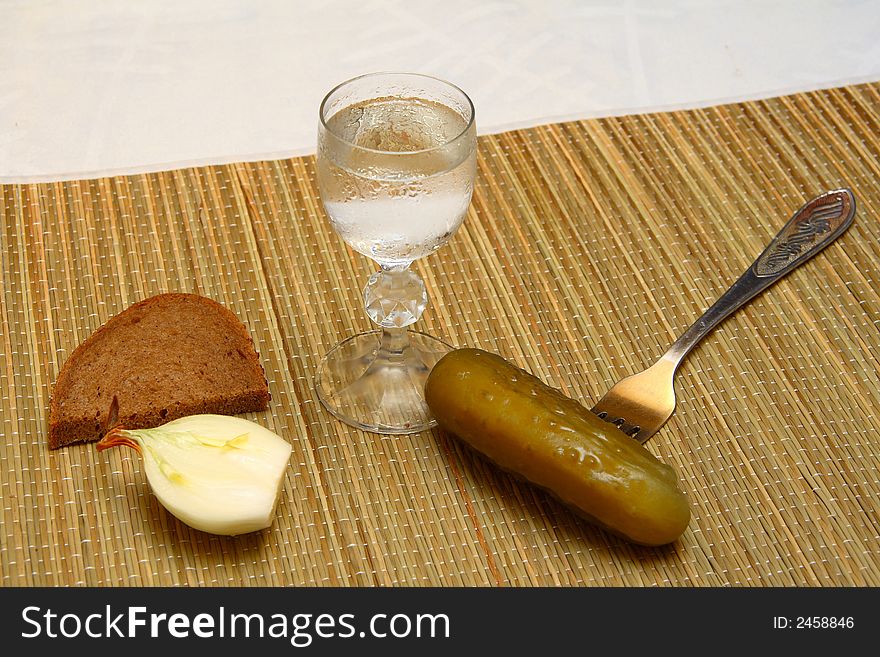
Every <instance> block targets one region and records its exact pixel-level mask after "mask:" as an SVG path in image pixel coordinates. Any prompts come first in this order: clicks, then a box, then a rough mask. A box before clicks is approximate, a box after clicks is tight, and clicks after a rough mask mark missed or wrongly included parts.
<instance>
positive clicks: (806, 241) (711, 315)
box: [660, 188, 856, 372]
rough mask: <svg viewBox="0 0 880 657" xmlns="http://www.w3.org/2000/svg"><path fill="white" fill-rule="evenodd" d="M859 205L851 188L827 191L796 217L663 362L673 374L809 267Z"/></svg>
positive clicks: (840, 230)
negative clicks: (750, 306) (748, 308)
mask: <svg viewBox="0 0 880 657" xmlns="http://www.w3.org/2000/svg"><path fill="white" fill-rule="evenodd" d="M855 212H856V200H855V197H854V196H853V193H852V192H851V191H850V190H849V189H846V188H843V189H836V190H834V191H830V192H825V193H824V194H821V195H820V196H817V197H816V198H814V199H813V200H812V201H809V202H807V203H806V204H805V205H804V206H803V207H802V208H801V209H800V210H798V211H797V212H795V214H794V216H793V217H792V218H791V219H789V221H788V223H787V224H785V226H783V228H782V230H780V231H779V233H778V234H777V235H776V237H774V238H773V240H772V241H771V242H770V244H769V245H767V248H766V249H764V252H763V253H761V255H759V256H758V258H757V260H755V262H753V263H752V265H751V267H749V268H748V269H747V270H746V271H745V273H744V274H743V275H742V276H740V277H739V279H738V280H737V281H736V282H735V283H734V284H733V285H731V286H730V288H728V290H727V292H725V293H724V294H723V295H722V296H721V298H720V299H718V301H716V302H715V303H714V304H712V306H711V307H710V308H709V309H708V310H707V311H706V312H705V313H703V316H702V317H700V318H699V319H698V320H697V321H696V322H694V323H693V324H692V325H691V327H690V328H689V329H688V330H687V331H685V332H684V333H683V334H682V335H681V337H680V338H678V340H676V341H675V342H674V343H673V344H672V346H670V347H669V350H668V351H667V352H666V353H665V354H664V355H663V356H662V357H661V359H660V360H661V361H664V360H665V361H670V362H671V363H672V364H673V372H674V371H675V369H677V368H678V366H679V364H680V363H681V361H682V360H683V359H684V357H685V356H687V355H688V353H690V351H691V349H693V348H694V347H695V346H696V345H697V343H698V342H699V341H700V340H702V339H703V338H704V337H706V335H708V334H709V332H710V331H712V329H714V328H715V327H716V326H718V324H720V323H721V322H722V321H723V320H724V319H726V318H727V317H728V316H729V315H730V314H732V313H733V312H734V311H736V310H739V309H740V308H741V307H742V306H744V305H745V304H746V303H748V302H749V301H751V300H752V299H753V298H754V297H755V296H757V295H758V294H760V293H761V292H763V291H764V290H766V289H767V288H768V287H770V286H771V285H773V283H775V282H776V281H778V280H779V279H780V278H782V277H783V276H785V275H786V274H788V273H789V272H790V271H792V270H793V269H795V268H797V267H799V266H800V265H802V264H804V263H805V262H806V261H807V260H809V259H810V258H812V257H813V256H814V255H816V254H817V253H819V251H821V250H822V249H824V248H825V247H826V246H828V245H829V244H831V242H833V241H834V240H836V239H837V238H838V237H840V235H841V234H843V232H844V231H845V230H846V229H847V228H849V226H850V224H852V222H853V217H854V216H855Z"/></svg>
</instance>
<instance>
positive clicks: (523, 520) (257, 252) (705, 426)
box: [0, 84, 880, 586]
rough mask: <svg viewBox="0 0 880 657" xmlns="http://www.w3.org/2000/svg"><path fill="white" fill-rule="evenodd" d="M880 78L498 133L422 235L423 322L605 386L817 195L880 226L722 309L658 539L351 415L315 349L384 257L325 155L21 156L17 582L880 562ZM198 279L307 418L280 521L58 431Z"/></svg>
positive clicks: (833, 572)
mask: <svg viewBox="0 0 880 657" xmlns="http://www.w3.org/2000/svg"><path fill="white" fill-rule="evenodd" d="M878 154H880V84H866V85H860V86H853V87H845V88H839V89H833V90H824V91H817V92H814V93H806V94H799V95H794V96H787V97H782V98H775V99H771V100H764V101H758V102H748V103H740V104H734V105H726V106H721V107H713V108H709V109H698V110H693V111H681V112H671V113H662V114H648V115H641V116H627V117H621V118H608V119H602V120H590V121H575V122H569V123H561V124H555V125H548V126H542V127H538V128H533V129H528V130H517V131H513V132H506V133H503V134H497V135H491V136H485V137H481V138H480V141H479V175H478V180H477V183H476V187H475V191H474V198H473V203H472V205H471V208H470V210H469V212H468V215H467V218H466V220H465V223H464V225H463V226H462V228H461V229H460V230H459V231H458V232H457V234H456V235H455V236H454V237H453V238H452V240H451V241H450V242H449V243H448V244H447V245H446V246H445V247H444V248H442V249H441V250H440V251H439V252H437V253H436V254H434V255H432V256H430V257H428V258H425V259H424V260H422V261H419V262H417V263H416V265H415V269H416V270H417V271H418V272H419V273H420V274H421V275H422V276H423V277H424V279H425V282H426V285H427V287H428V290H429V293H430V297H431V305H430V306H429V308H428V311H427V312H426V313H425V315H424V317H423V319H422V320H421V322H420V324H419V325H418V327H419V328H420V329H421V330H422V331H425V332H428V333H431V334H434V335H438V336H443V337H444V338H445V339H446V340H447V341H449V342H451V343H453V344H457V345H462V346H464V345H469V346H477V347H481V348H483V349H487V350H491V351H494V352H497V353H499V354H501V355H503V356H505V357H506V358H509V359H511V360H512V361H513V362H515V363H516V364H517V365H519V366H521V367H524V368H526V369H528V370H530V371H532V372H533V373H535V374H536V375H537V376H539V377H541V378H542V379H543V380H545V381H547V382H548V383H550V384H551V385H553V386H556V387H559V388H561V389H562V390H563V391H564V392H565V393H566V394H568V395H570V396H573V397H575V398H578V399H581V400H583V401H584V402H585V403H586V404H587V405H590V403H591V400H595V399H597V398H598V397H599V396H601V394H602V393H603V392H604V391H605V390H606V389H607V388H608V387H609V386H610V385H611V384H612V383H613V382H614V381H616V380H617V379H619V378H621V377H622V376H624V375H627V374H630V373H633V372H636V371H638V370H640V369H642V368H644V367H646V366H647V365H649V364H650V363H652V362H653V361H654V360H655V359H656V358H657V357H659V355H660V354H661V353H663V351H664V350H665V348H666V346H667V345H668V344H669V343H670V342H671V341H672V340H673V339H674V338H675V337H676V336H677V335H678V334H679V333H680V332H681V331H682V330H684V329H685V328H686V327H687V326H688V325H689V324H690V323H691V322H692V321H693V320H694V319H695V318H696V317H697V316H699V315H700V313H702V311H703V310H704V309H705V308H706V307H707V306H708V305H709V304H711V302H712V301H713V300H714V299H715V298H717V297H718V295H719V294H720V293H721V292H723V291H724V290H725V289H726V288H727V286H728V285H729V284H730V283H731V282H732V281H733V280H735V279H736V277H737V276H738V275H739V274H740V273H741V272H742V271H743V270H744V269H745V268H746V267H747V266H748V265H749V264H750V263H751V262H752V260H753V259H754V257H755V256H756V255H757V254H758V253H760V251H761V250H762V249H763V248H764V246H765V244H766V243H767V242H768V241H769V239H770V238H771V237H772V236H773V235H774V234H775V233H776V231H777V230H778V229H779V228H780V227H781V226H782V225H783V223H784V222H785V221H786V220H787V219H788V218H789V217H790V216H791V215H792V213H793V212H794V211H795V210H797V209H798V208H799V207H800V206H801V205H802V204H803V203H804V202H805V201H806V200H808V199H809V198H811V197H812V196H814V195H816V194H818V193H820V192H822V191H824V190H827V189H833V188H837V187H841V186H848V187H850V188H852V190H853V191H854V193H855V196H856V198H857V204H858V210H857V214H856V219H855V223H854V225H853V227H852V228H851V229H850V230H849V231H848V232H847V233H846V234H845V235H844V236H843V237H842V238H840V239H839V240H838V241H837V242H836V243H835V244H833V245H832V246H831V247H829V248H828V249H827V250H826V251H824V252H823V253H822V254H821V255H820V256H818V257H817V258H816V259H814V260H812V261H811V262H810V263H808V264H807V265H806V266H804V267H801V268H799V269H798V270H796V271H795V272H794V273H792V274H791V275H789V276H788V277H787V278H786V279H785V280H783V281H781V282H780V283H779V284H777V285H776V286H775V287H773V288H771V289H770V290H768V291H767V292H765V293H764V294H763V295H761V296H760V297H759V298H758V299H756V300H755V301H754V302H752V303H751V304H750V305H749V306H747V307H746V308H745V309H744V310H743V311H741V312H739V313H738V314H736V315H735V316H734V317H732V318H731V319H729V320H728V321H727V322H726V323H724V324H723V325H722V326H721V327H720V328H719V329H718V330H717V331H716V332H715V333H714V334H713V335H712V336H710V338H709V339H707V340H706V341H704V342H703V343H702V344H701V345H700V346H699V347H698V348H697V349H696V350H695V351H694V353H692V354H691V355H690V357H689V358H688V360H687V361H686V362H685V364H684V365H683V367H682V368H681V370H680V372H679V374H678V378H677V390H678V394H679V406H678V410H677V411H676V413H675V415H674V416H673V417H672V419H671V420H670V421H669V423H668V424H667V425H666V426H665V427H664V428H663V429H662V430H661V431H660V432H659V433H658V434H657V435H656V436H655V437H654V438H652V440H651V441H650V442H649V443H648V444H647V447H648V449H650V450H651V451H652V452H653V453H654V454H656V455H657V456H658V457H659V458H660V459H661V460H662V461H664V462H666V463H669V464H670V465H672V466H673V467H674V468H675V470H676V471H677V472H678V474H679V477H680V479H681V482H682V487H683V489H684V490H685V491H686V493H687V495H688V497H689V499H690V501H691V503H692V509H693V518H692V521H691V523H690V526H689V528H688V530H687V531H686V533H685V534H684V536H682V538H681V539H680V540H679V541H678V542H676V543H675V544H673V545H671V546H668V547H665V548H660V549H651V548H644V547H638V546H633V545H630V544H628V543H626V542H625V541H624V540H622V539H620V538H618V537H615V536H611V535H609V534H607V533H605V532H603V531H601V530H599V529H596V528H594V527H592V526H590V525H588V524H586V523H585V522H584V521H582V520H580V519H579V518H578V517H577V516H575V515H574V514H573V513H572V512H570V511H569V510H568V509H566V508H565V507H564V506H562V505H561V504H560V503H558V502H556V501H555V500H554V499H552V498H551V497H550V496H549V495H547V494H546V493H544V492H542V491H539V490H536V489H534V488H532V487H530V486H529V485H527V484H525V483H522V482H520V481H518V480H516V479H514V478H513V477H511V476H509V475H507V474H505V473H502V472H500V471H499V470H497V469H496V468H495V467H493V466H492V465H491V464H489V463H488V462H486V461H484V460H482V459H481V458H479V457H477V456H475V455H474V454H473V453H472V452H471V451H470V450H469V449H467V448H465V447H463V446H462V445H461V444H459V442H457V440H456V439H455V438H453V437H452V436H449V435H446V434H444V433H442V432H440V431H431V432H424V433H420V434H416V435H412V436H405V437H383V436H378V435H374V434H369V433H364V432H360V431H356V430H354V429H351V428H349V427H347V426H345V425H343V424H341V423H339V422H337V421H335V420H334V419H333V418H332V417H331V416H330V415H329V414H328V413H326V412H325V411H324V410H323V408H322V407H321V405H320V404H319V402H318V401H317V398H316V395H315V391H314V388H313V385H312V377H313V375H314V373H315V367H316V364H317V362H318V360H319V358H320V357H321V355H322V354H324V353H325V352H326V351H327V350H328V349H329V348H330V347H331V346H332V345H334V344H335V343H336V342H337V341H339V340H340V339H342V338H344V337H346V336H349V335H352V334H353V333H355V332H359V331H362V330H366V329H369V328H370V323H369V320H368V319H367V318H366V316H365V314H364V312H363V308H362V298H361V288H362V286H363V284H364V283H365V281H366V279H367V277H368V276H369V274H370V273H372V271H373V270H374V269H375V264H374V263H372V262H370V261H369V260H368V259H367V258H365V257H363V256H361V255H359V254H357V253H354V252H353V251H351V250H350V249H348V248H347V247H346V246H345V245H344V243H343V242H342V241H341V240H340V239H339V238H338V237H337V236H336V235H335V234H334V233H333V232H332V230H331V229H330V227H329V223H328V221H327V219H326V217H325V215H324V212H323V209H322V207H321V202H320V199H319V195H318V190H317V188H316V183H315V168H314V159H313V158H311V157H303V158H295V159H289V160H282V161H273V162H255V163H248V164H232V165H224V166H208V167H200V168H190V169H181V170H176V171H167V172H162V173H152V174H145V175H134V176H122V177H115V178H100V179H96V180H81V181H74V182H64V183H55V184H33V185H6V186H2V187H0V264H2V269H0V271H2V279H0V322H2V324H0V355H2V358H0V362H2V364H3V368H2V370H0V396H2V408H0V413H2V415H0V427H2V443H0V478H2V484H0V521H2V529H0V540H2V547H0V582H2V584H3V585H4V586H16V585H148V586H153V585H209V586H210V585H235V586H238V585H294V584H295V585H334V586H335V585H383V586H384V585H489V586H496V585H514V586H522V585H553V586H555V585H566V586H567V585H632V586H655V585H660V586H665V585H675V586H693V585H699V586H704V585H715V586H717V585H735V586H773V585H819V586H827V585H830V586H842V585H856V586H864V585H875V586H876V585H878V584H880V539H878V524H880V523H878V517H877V510H878V503H877V500H878V499H880V477H878V469H880V468H878V466H880V457H878V454H880V438H878V430H880V414H878V409H880V377H878V358H880V349H878V347H880V332H878V327H880V294H878V283H880V277H878V266H877V263H878V260H880V224H878V221H877V212H878V210H880V186H878V179H880V157H878ZM167 291H185V292H194V293H198V294H202V295H206V296H208V297H211V298H213V299H216V300H218V301H220V302H221V303H223V304H225V305H226V306H227V307H228V308H230V309H231V310H232V311H234V312H235V313H236V314H237V315H238V317H240V318H241V320H242V321H243V322H244V323H245V324H246V326H247V327H248V329H249V331H250V333H251V335H252V336H253V338H254V341H255V344H256V346H257V349H258V351H259V352H260V355H261V360H262V363H263V366H264V368H265V370H266V375H267V377H268V379H269V388H270V391H271V393H272V399H273V401H272V403H271V407H270V410H269V411H268V412H266V413H260V414H253V415H251V416H249V417H250V419H254V420H257V421H259V422H261V423H263V424H265V425H267V426H268V427H269V428H271V429H272V430H274V431H275V432H277V433H279V434H280V435H282V436H283V437H285V438H286V439H287V440H289V441H290V442H291V444H292V445H293V456H292V459H291V464H290V468H289V472H288V474H287V477H286V479H285V482H284V488H283V492H282V497H281V502H280V504H279V507H278V510H277V517H276V520H275V522H274V524H273V526H272V527H271V528H270V529H269V530H266V531H263V532H258V533H255V534H250V535H245V536H241V537H238V538H221V537H215V536H211V535H208V534H204V533H201V532H198V531H195V530H192V529H190V528H188V527H186V526H185V525H183V524H182V523H180V522H178V521H177V520H176V519H175V518H174V517H172V516H171V515H170V514H168V513H167V512H165V511H164V509H163V508H162V507H161V506H160V505H159V504H158V502H157V501H156V499H155V498H154V497H153V496H152V494H151V493H150V489H149V486H148V485H147V483H146V480H145V478H144V474H143V470H142V468H141V464H140V461H139V458H138V456H137V455H136V454H135V453H134V452H132V451H130V450H121V449H120V450H110V451H108V452H102V453H100V454H99V453H97V451H96V450H95V448H94V445H77V446H71V447H68V448H65V449H61V450H57V451H50V450H48V448H47V444H46V422H47V408H48V401H49V395H50V393H51V390H52V384H53V382H54V380H55V377H56V376H57V374H58V372H59V369H60V367H61V365H62V364H63V363H64V360H65V358H66V357H67V356H69V355H70V353H71V352H72V351H73V349H74V348H75V347H76V346H77V345H78V344H79V343H80V342H82V341H83V340H84V339H86V338H87V337H88V336H89V335H90V334H91V333H92V332H93V331H94V330H95V329H97V328H98V327H99V326H100V325H101V324H102V323H103V322H105V321H106V320H107V319H108V318H110V317H111V316H113V315H114V314H116V313H119V312H120V311H122V310H124V309H125V308H127V307H128V306H129V305H131V304H132V303H134V302H136V301H138V300H141V299H144V298H146V297H148V296H151V295H154V294H157V293H161V292H167Z"/></svg>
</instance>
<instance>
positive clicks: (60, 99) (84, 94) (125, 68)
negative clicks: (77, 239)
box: [0, 0, 880, 182]
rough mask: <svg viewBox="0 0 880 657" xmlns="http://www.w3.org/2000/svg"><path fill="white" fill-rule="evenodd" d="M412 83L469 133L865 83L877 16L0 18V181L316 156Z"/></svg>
mask: <svg viewBox="0 0 880 657" xmlns="http://www.w3.org/2000/svg"><path fill="white" fill-rule="evenodd" d="M378 70H412V71H418V72H423V73H430V74H433V75H437V76H439V77H443V78H446V79H449V80H450V81H452V82H455V83H456V84H458V85H459V86H461V87H463V88H464V89H465V90H466V91H467V92H468V93H469V94H470V95H471V97H472V98H473V100H474V103H475V105H476V108H477V124H478V127H479V130H480V132H481V133H486V132H494V131H498V130H502V129H506V128H509V127H514V126H517V127H519V126H529V125H536V124H539V123H546V122H549V121H554V120H561V119H564V118H579V117H590V116H602V115H610V114H621V113H629V112H637V111H644V110H646V109H656V108H672V107H692V106H696V105H706V104H715V103H717V102H720V101H722V100H735V99H744V98H756V97H766V96H772V95H778V94H780V93H784V92H792V91H799V90H807V89H815V88H819V87H829V86H836V85H839V84H845V83H849V82H857V81H866V80H876V79H880V2H878V1H877V0H863V1H855V0H847V1H844V0H839V1H836V2H834V1H830V0H829V1H820V0H813V1H810V0H801V1H782V0H779V1H776V2H774V1H769V0H768V1H765V2H758V1H752V2H747V1H744V0H739V1H734V0H726V1H725V0H718V1H715V2H711V1H700V0H666V1H655V2H649V1H647V0H629V1H627V0H620V1H615V2H612V1H610V0H606V1H598V0H593V1H587V0H583V1H580V2H576V1H574V0H534V1H529V0H517V1H510V2H478V1H477V0H437V1H428V2H424V1H418V0H361V1H357V2H355V1H346V2H342V1H340V0H323V1H321V2H317V1H314V2H313V1H307V2H290V1H288V2H282V1H279V0H274V1H264V2H258V1H256V0H251V1H247V0H211V1H208V0H192V1H189V2H185V1H183V0H173V1H172V0H160V1H155V0H154V1H147V0H143V1H140V2H134V1H119V2H109V1H106V2H97V1H94V0H80V1H78V2H52V1H49V0H12V1H10V0H0V182H17V181H48V180H60V179H66V178H76V177H83V176H85V175H99V174H113V173H128V172H137V171H150V170H159V169H167V168H172V167H174V166H180V165H183V164H204V163H212V162H228V161H236V160H253V159H261V158H264V157H284V156H289V155H292V154H302V153H309V152H313V151H314V139H315V131H316V122H317V108H318V104H319V102H320V100H321V98H322V96H323V95H324V93H325V92H326V91H327V90H329V88H330V87H332V86H333V85H335V84H336V83H338V82H340V81H342V80H345V79H347V78H350V77H353V76H355V75H358V74H361V73H366V72H371V71H378Z"/></svg>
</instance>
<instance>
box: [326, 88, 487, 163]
mask: <svg viewBox="0 0 880 657" xmlns="http://www.w3.org/2000/svg"><path fill="white" fill-rule="evenodd" d="M386 75H400V76H407V77H414V78H425V79H428V80H434V81H436V82H439V83H441V84H444V85H446V86H447V87H450V88H452V89H454V90H455V91H457V92H458V93H460V94H461V95H462V96H463V97H464V99H465V100H466V101H467V106H468V108H469V109H470V112H471V116H470V119H469V120H468V122H467V125H465V127H464V128H463V129H462V131H461V132H459V133H458V134H457V135H455V137H452V138H451V139H449V140H447V141H445V142H444V143H442V144H438V145H437V146H432V147H431V148H422V149H419V150H416V151H383V150H381V149H378V148H370V147H368V146H361V145H359V144H355V143H354V142H351V141H348V140H347V139H344V138H343V137H340V136H339V135H338V134H336V133H335V132H334V131H333V130H331V129H330V127H329V126H328V125H327V121H326V119H325V118H324V108H325V107H326V105H327V102H328V101H329V100H330V96H332V95H333V94H334V93H336V92H337V91H338V90H339V89H341V88H342V87H344V86H346V85H348V84H351V83H352V82H357V81H358V80H363V79H365V78H374V77H382V76H386ZM475 115H476V110H475V109H474V102H473V101H472V100H471V98H470V96H468V95H467V94H466V93H465V92H464V90H463V89H462V88H461V87H459V86H458V85H455V84H453V83H452V82H449V81H447V80H444V79H442V78H438V77H436V76H433V75H427V74H425V73H411V72H406V71H376V72H375V73H364V74H363V75H358V76H356V77H353V78H349V79H348V80H345V81H344V82H340V83H339V84H337V85H336V86H335V87H333V88H332V89H331V90H330V91H328V92H327V94H326V95H325V96H324V99H323V100H322V101H321V105H320V107H319V108H318V117H319V119H320V121H321V127H322V128H323V129H324V131H325V132H326V133H327V134H329V135H333V138H334V139H336V140H338V141H340V142H342V143H343V144H346V145H347V146H350V147H351V148H355V149H358V150H361V151H366V152H368V153H376V154H378V155H396V156H405V155H419V154H422V153H430V152H431V151H436V150H440V149H443V148H448V147H449V146H451V145H452V144H454V143H455V142H457V141H458V140H459V139H461V138H462V137H464V136H465V135H466V134H467V133H468V132H469V131H470V129H471V128H472V127H473V125H474V118H475ZM334 116H335V114H334Z"/></svg>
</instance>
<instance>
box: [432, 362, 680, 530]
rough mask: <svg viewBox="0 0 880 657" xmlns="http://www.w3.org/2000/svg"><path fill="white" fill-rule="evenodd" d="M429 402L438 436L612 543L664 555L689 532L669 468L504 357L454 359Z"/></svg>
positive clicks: (443, 367)
mask: <svg viewBox="0 0 880 657" xmlns="http://www.w3.org/2000/svg"><path fill="white" fill-rule="evenodd" d="M425 397H426V400H427V402H428V406H429V407H430V409H431V412H432V413H433V414H434V417H436V418H437V422H438V423H439V424H440V426H441V428H443V429H444V430H446V431H448V432H450V433H452V434H455V435H456V436H458V437H459V438H461V439H462V440H464V441H465V442H467V443H468V444H470V445H471V446H472V447H473V448H474V449H476V450H477V451H479V452H481V453H482V454H483V455H484V456H486V457H488V458H489V459H490V460H492V461H494V462H495V463H496V464H497V465H499V466H500V467H502V468H504V469H505V470H509V471H511V472H514V473H516V474H519V475H521V476H522V477H524V478H525V479H527V480H528V481H530V482H532V483H533V484H537V485H538V486H541V487H542V488H545V489H547V490H549V491H551V492H552V493H554V494H555V495H556V496H557V497H558V498H559V499H560V500H562V501H563V502H565V503H566V504H568V505H569V506H571V507H573V508H574V510H575V511H577V512H578V513H579V514H580V515H582V516H585V517H586V518H587V519H589V520H591V521H592V522H595V523H597V524H599V525H601V526H602V527H605V528H606V529H608V530H610V531H612V532H614V533H615V534H618V535H620V536H623V537H625V538H627V539H628V540H630V541H632V542H634V543H640V544H642V545H664V544H666V543H671V542H673V541H675V540H676V539H677V538H678V537H679V536H681V534H682V533H683V532H684V530H685V529H686V528H687V525H688V522H689V521H690V516H691V514H690V507H689V505H688V500H687V497H686V496H685V495H684V493H682V492H681V490H680V489H679V488H678V479H677V477H676V475H675V471H674V470H673V469H672V468H671V467H669V466H668V465H665V464H664V463H661V462H660V461H659V460H657V458H656V457H655V456H654V455H653V454H651V453H650V452H649V451H648V450H647V449H645V448H644V447H643V446H642V445H640V444H639V442H638V441H636V440H634V439H632V438H630V437H629V436H627V435H626V434H624V433H623V432H622V431H620V430H619V429H618V428H617V427H615V426H614V425H612V424H610V423H608V422H605V421H603V420H601V419H599V418H598V417H596V415H594V414H593V413H592V412H591V411H590V410H588V409H587V408H585V407H584V406H582V405H581V404H579V403H578V402H576V401H574V400H573V399H569V398H568V397H566V396H565V395H563V394H562V393H561V392H559V391H558V390H556V389H554V388H551V387H549V386H547V385H545V384H544V383H542V382H541V381H540V380H539V379H538V378H536V377H534V376H532V375H531V374H529V373H528V372H526V371H525V370H521V369H519V368H518V367H516V366H514V365H512V364H511V363H509V362H507V361H506V360H504V359H503V358H501V357H500V356H496V355H495V354H490V353H488V352H486V351H481V350H479V349H457V350H455V351H452V352H450V353H449V354H447V355H446V356H444V357H443V358H442V359H441V360H440V361H439V362H438V363H437V364H436V365H435V366H434V368H433V370H431V374H430V376H429V377H428V382H427V384H426V386H425Z"/></svg>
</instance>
